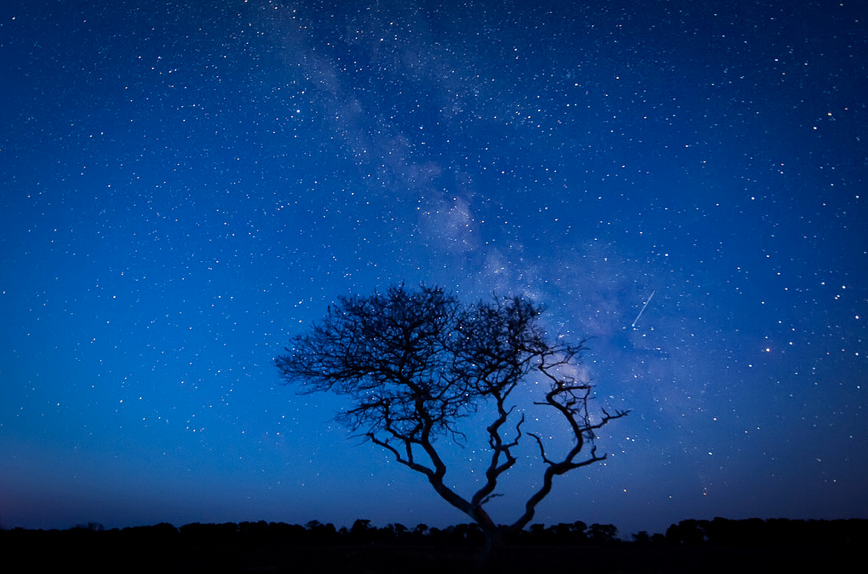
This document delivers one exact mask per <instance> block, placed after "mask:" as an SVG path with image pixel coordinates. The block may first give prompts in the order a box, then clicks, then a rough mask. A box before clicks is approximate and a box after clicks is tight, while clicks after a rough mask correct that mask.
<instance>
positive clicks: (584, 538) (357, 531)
mask: <svg viewBox="0 0 868 574" xmlns="http://www.w3.org/2000/svg"><path fill="white" fill-rule="evenodd" d="M617 535H618V529H617V528H616V527H615V526H613V525H611V524H591V525H590V526H588V525H586V524H585V523H584V522H581V521H577V522H573V523H561V524H556V525H552V526H548V527H546V526H545V525H543V524H533V525H531V526H530V527H529V528H528V529H526V530H523V531H521V532H519V533H515V534H513V535H512V536H511V537H509V538H508V542H509V543H510V544H517V545H552V546H565V545H609V544H616V543H617V544H620V543H623V541H621V540H618V538H617ZM0 541H2V543H3V545H4V546H7V547H13V545H16V544H24V545H29V544H32V543H37V542H38V543H49V542H63V543H74V544H88V543H98V544H100V545H102V544H111V545H124V546H126V545H132V544H135V545H137V546H138V545H144V546H150V545H154V546H157V545H159V546H163V547H165V546H166V545H170V546H180V547H202V548H208V547H210V548H215V547H217V548H227V547H236V548H243V547H248V548H255V547H283V546H302V545H304V546H329V545H353V544H373V543H378V544H395V545H424V546H427V545H433V546H438V545H444V546H445V545H448V546H456V545H458V546H481V545H482V544H483V543H484V541H485V536H484V535H483V534H482V531H481V530H480V528H479V527H478V526H477V525H476V524H459V525H457V526H449V527H447V528H442V529H440V528H434V527H428V526H427V525H425V524H419V525H417V526H415V527H413V528H408V527H406V526H404V525H402V524H389V525H387V526H385V527H382V528H377V527H375V526H373V525H371V521H370V520H364V519H359V520H356V521H355V522H354V523H353V525H352V527H350V528H346V527H341V528H336V527H335V526H334V525H333V524H322V523H320V522H319V521H316V520H314V521H311V522H308V523H307V524H306V525H304V526H301V525H298V524H286V523H283V522H265V521H260V522H241V523H238V524H236V523H233V522H227V523H224V524H200V523H193V524H185V525H184V526H182V527H181V528H176V527H175V526H173V525H171V524H168V523H161V524H157V525H155V526H139V527H132V528H123V529H111V530H106V529H104V528H103V527H102V525H100V524H97V523H89V524H87V525H78V526H76V527H74V528H71V529H68V530H26V529H23V528H14V529H11V530H0ZM632 543H634V544H639V545H677V546H764V547H768V546H823V547H827V546H860V547H861V546H864V545H866V544H868V520H866V519H848V520H789V519H769V520H762V519H759V518H753V519H747V520H729V519H726V518H715V519H714V520H683V521H681V522H679V523H678V524H673V525H672V526H670V527H669V528H668V529H667V530H666V534H665V535H664V534H653V535H649V534H648V533H647V532H644V531H643V532H638V533H635V534H633V535H632Z"/></svg>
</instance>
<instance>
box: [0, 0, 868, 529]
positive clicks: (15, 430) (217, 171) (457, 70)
mask: <svg viewBox="0 0 868 574" xmlns="http://www.w3.org/2000/svg"><path fill="white" fill-rule="evenodd" d="M866 16H868V14H866V10H865V7H864V5H862V3H860V2H853V1H851V2H847V1H845V2H813V3H807V2H798V3H794V2H783V1H762V2H747V1H737V2H728V3H714V2H681V1H671V2H650V3H649V2H637V1H627V0H624V1H612V2H605V3H575V2H541V3H540V2H538V3H533V4H528V3H521V2H469V3H460V2H388V1H387V2H379V3H371V4H368V5H364V4H362V5H358V6H351V7H348V6H347V5H346V3H339V2H328V1H322V2H306V1H300V2H275V1H265V0H250V1H246V2H245V1H241V0H225V1H212V2H196V3H193V2H151V1H146V2H127V1H123V0H122V1H119V2H113V3H111V4H110V5H107V4H105V3H95V2H80V1H73V2H63V3H60V2H48V1H38V2H26V3H25V2H12V3H6V4H5V5H4V7H3V8H2V9H0V79H2V85H3V86H4V89H3V90H2V91H0V98H2V99H0V126H2V129H0V181H2V183H3V188H2V194H0V202H2V210H0V257H2V261H0V342H2V344H0V525H2V526H3V527H14V526H25V527H30V528H50V527H59V528H67V527H70V526H73V525H74V524H76V523H81V522H87V521H96V522H100V523H103V524H105V525H106V526H112V527H113V526H129V525H137V524H153V523H157V522H161V521H167V522H172V523H174V524H176V525H181V524H184V523H188V522H196V521H199V522H217V521H243V520H270V521H285V522H294V523H305V522H307V521H309V520H313V519H316V520H320V521H322V522H334V523H336V524H338V525H340V524H347V525H348V524H351V523H352V521H353V520H354V519H356V518H368V519H371V520H372V521H373V522H374V523H375V524H378V525H385V524H387V523H390V522H400V523H403V524H406V525H410V526H412V525H415V524H417V523H420V522H422V523H426V524H429V525H446V524H453V523H457V522H463V521H465V518H464V517H463V516H462V515H461V514H460V513H458V512H457V511H455V510H453V509H451V508H450V507H448V505H446V503H445V502H443V501H442V500H440V499H438V498H437V497H436V495H435V494H434V493H433V492H432V491H430V487H429V486H428V485H427V483H426V482H425V481H424V479H423V478H422V477H420V476H416V475H413V474H412V473H411V472H409V471H408V470H406V469H404V468H403V467H401V468H398V465H396V464H395V462H394V461H391V460H390V458H389V457H388V456H387V453H385V452H382V451H380V450H377V448H376V447H375V446H373V445H370V444H359V442H358V441H357V440H352V439H349V437H348V431H347V430H346V429H343V428H341V427H340V426H338V425H336V424H335V423H333V422H332V421H331V418H332V416H333V414H334V412H335V411H336V410H337V409H340V408H341V406H342V403H341V402H340V401H339V400H338V399H335V398H334V397H329V396H304V397H299V396H297V395H296V394H295V393H294V391H293V389H291V388H287V387H283V386H281V384H280V381H279V377H278V373H277V371H276V369H275V368H274V367H273V365H272V360H273V358H274V356H276V355H277V354H278V353H279V352H280V351H281V350H282V348H283V346H284V345H285V344H287V342H288V341H289V338H290V337H291V336H292V335H294V334H297V333H299V332H300V331H301V330H303V329H304V328H305V327H306V326H307V325H309V324H310V322H311V321H313V320H316V319H318V318H320V317H322V316H323V314H324V313H325V310H326V308H327V306H328V304H329V303H331V302H332V301H334V300H335V298H336V297H337V296H339V295H347V294H353V293H359V294H367V293H371V292H373V291H374V290H375V289H380V290H384V289H385V288H387V287H388V286H389V285H393V284H396V283H400V282H406V283H407V284H409V285H412V284H418V283H419V282H423V281H424V282H425V283H426V284H429V285H441V286H443V287H445V288H446V289H448V290H450V291H452V292H454V293H456V294H457V295H458V296H459V297H460V298H461V299H462V300H464V301H473V300H475V299H477V298H479V297H483V296H487V295H488V294H489V293H491V292H497V293H502V294H507V293H522V294H525V295H527V296H530V297H533V298H534V299H535V300H537V301H538V302H540V303H542V304H544V305H545V306H546V308H547V312H546V315H545V321H546V325H547V326H548V327H549V328H550V330H551V332H552V333H556V332H557V333H562V334H565V335H567V336H570V337H574V338H577V339H578V338H582V337H591V339H590V342H589V352H588V353H587V354H586V355H585V357H584V359H585V366H586V367H587V369H588V373H589V375H590V376H591V378H592V380H593V381H594V382H595V383H596V384H597V395H598V401H597V403H598V405H599V406H608V407H610V408H629V409H632V414H631V416H630V417H628V418H627V419H623V420H619V421H616V422H614V423H612V424H611V425H610V426H608V427H606V429H605V431H606V432H605V433H603V435H602V436H601V437H600V439H599V442H598V444H599V447H600V449H601V450H602V451H605V452H608V453H609V455H610V458H609V459H608V460H607V461H606V463H605V464H600V465H596V466H594V467H592V468H587V469H580V470H578V471H575V472H574V473H572V474H570V475H567V476H566V477H562V478H561V479H559V480H558V481H556V483H555V490H554V492H553V494H552V495H551V496H550V498H549V499H548V500H547V501H546V502H545V503H543V504H542V505H540V507H539V512H538V515H537V517H536V519H535V520H536V521H539V522H545V523H556V522H573V521H575V520H583V521H585V522H587V523H592V522H604V523H614V524H615V525H616V526H618V527H619V528H620V529H621V531H622V534H629V533H630V532H635V531H638V530H649V531H663V530H665V528H666V526H668V525H669V524H670V523H672V522H677V521H679V520H681V519H684V518H712V517H714V516H725V517H728V518H746V517H753V516H758V517H761V518H768V517H791V518H838V517H862V518H864V517H866V515H868V491H866V487H865V482H864V478H863V477H864V476H865V474H866V472H868V457H866V454H865V453H866V452H868V444H866V441H868V432H866V431H868V429H866V420H865V416H866V415H865V405H866V388H865V387H866V373H868V363H866V353H868V348H866V315H868V304H866V301H868V290H866V274H868V271H866V270H868V257H866V249H868V241H866V239H868V237H866V233H865V231H864V221H865V219H866V215H868V208H866V184H865V182H866V175H868V167H866V166H868V149H866V142H865V134H866V127H868V118H866V109H865V96H864V95H865V94H866V93H868V81H866V69H865V61H866V55H868V46H866V37H868V36H866V34H865V22H866ZM652 293H653V294H654V296H653V299H652V300H651V301H650V302H649V304H648V306H647V308H646V309H645V311H644V312H643V314H642V316H641V317H640V318H639V321H637V322H636V324H635V326H631V325H632V324H633V322H634V320H635V319H636V317H637V315H638V314H639V311H640V310H641V309H642V307H643V304H644V303H645V302H646V301H648V298H649V296H651V294H652ZM539 424H540V425H542V428H544V429H548V425H550V424H551V425H552V426H553V424H554V423H553V421H548V420H545V419H544V420H541V421H539ZM549 430H551V432H557V431H556V429H554V428H552V429H549ZM524 453H525V454H527V455H528V456H531V455H533V448H532V445H529V446H528V448H527V449H526V450H525V451H524ZM454 457H455V459H454V463H453V466H454V472H451V473H450V475H451V476H453V477H454V479H453V480H454V485H455V486H456V488H458V489H459V490H461V489H462V488H464V489H469V488H471V487H472V485H473V484H475V480H476V478H475V477H474V476H473V472H472V468H473V466H474V463H476V464H479V461H480V459H479V455H478V453H476V452H475V451H474V450H473V449H472V448H470V447H468V448H467V449H464V450H461V449H458V450H456V451H455V454H454ZM477 472H478V470H477ZM540 474H541V470H540V463H539V462H538V461H537V462H533V461H528V464H526V465H525V466H523V467H522V468H521V469H516V470H515V471H512V472H510V476H509V477H508V480H507V481H506V482H505V483H504V490H503V493H504V495H505V496H503V497H501V498H498V499H496V500H495V501H494V502H492V503H491V507H490V510H491V512H492V514H493V515H494V516H495V518H496V519H498V518H499V519H500V520H502V521H503V522H510V521H512V520H514V516H515V515H516V512H517V511H516V509H517V508H519V507H520V506H521V504H522V503H523V501H524V500H525V499H526V498H527V496H529V493H530V492H532V489H533V488H534V487H535V485H537V484H538V483H539V476H540ZM501 517H502V518H501Z"/></svg>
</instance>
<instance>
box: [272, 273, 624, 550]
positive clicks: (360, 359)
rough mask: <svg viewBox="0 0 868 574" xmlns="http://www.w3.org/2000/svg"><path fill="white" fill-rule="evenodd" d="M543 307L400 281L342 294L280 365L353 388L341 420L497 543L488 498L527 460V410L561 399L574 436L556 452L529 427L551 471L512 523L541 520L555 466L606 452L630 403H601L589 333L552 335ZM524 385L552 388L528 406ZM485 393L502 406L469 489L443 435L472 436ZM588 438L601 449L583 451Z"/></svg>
mask: <svg viewBox="0 0 868 574" xmlns="http://www.w3.org/2000/svg"><path fill="white" fill-rule="evenodd" d="M541 312H542V308H541V307H540V306H538V305H536V304H534V303H533V302H532V301H530V300H529V299H527V298H524V297H509V298H499V297H493V298H492V299H491V300H488V301H480V302H477V303H474V304H469V305H464V304H462V303H460V302H459V301H458V299H457V298H456V297H455V296H454V295H451V294H447V293H445V292H444V291H443V290H442V289H440V288H437V287H433V288H430V287H426V286H424V285H422V286H421V287H420V288H419V289H416V290H411V289H408V288H406V287H405V286H404V285H400V286H397V287H392V288H390V289H389V291H388V292H387V293H386V294H380V293H374V294H373V295H370V296H367V297H359V296H353V297H341V298H339V300H338V302H337V303H336V304H335V305H334V306H331V307H329V309H328V312H327V313H326V316H325V318H324V319H323V320H322V321H320V322H318V323H314V324H313V325H311V327H310V328H309V330H308V331H306V332H305V333H303V334H300V335H297V336H295V337H294V338H293V339H292V340H291V344H290V346H289V347H288V348H286V349H285V350H286V354H284V355H281V356H279V357H277V358H276V359H275V364H276V366H277V368H278V369H279V370H280V373H281V376H282V378H283V379H284V381H285V382H287V383H299V384H300V385H301V386H302V389H301V392H302V393H313V392H319V391H330V392H332V393H335V394H337V395H342V396H346V397H349V399H350V400H351V403H352V405H353V406H352V407H351V408H349V409H347V410H345V411H343V412H341V413H339V414H338V415H337V417H336V419H337V420H338V421H339V422H341V423H344V424H345V425H347V426H348V427H349V428H350V429H352V430H353V431H354V432H357V433H358V434H359V435H361V436H363V437H365V438H367V439H368V440H370V441H371V442H373V443H374V444H376V445H379V446H381V447H383V448H385V449H386V450H388V451H389V452H391V453H392V454H393V455H394V456H395V458H396V459H397V461H398V462H399V463H401V464H403V465H404V466H406V467H408V468H410V469H412V470H414V471H416V472H419V473H421V474H423V475H425V476H426V477H427V479H428V481H429V482H430V483H431V485H432V486H433V488H434V490H435V491H436V492H437V494H439V495H440V496H441V497H442V498H443V499H444V500H446V501H447V502H448V503H449V504H451V505H452V506H454V507H455V508H457V509H459V510H461V511H462V512H464V513H465V514H466V515H467V516H469V517H470V518H472V519H473V520H474V521H475V522H476V523H477V524H478V525H479V526H480V528H481V529H482V531H483V532H484V533H485V536H486V548H487V550H489V551H490V550H491V549H492V548H493V547H494V546H497V545H499V543H500V540H501V535H502V531H503V529H502V528H501V527H498V526H497V525H496V523H495V522H494V521H493V520H492V519H491V517H490V516H489V514H488V513H487V512H486V511H485V509H484V506H485V504H486V503H487V502H488V501H490V500H491V499H492V498H493V497H495V496H497V493H496V492H495V489H496V487H497V482H498V479H499V478H500V477H501V475H503V474H504V473H505V472H507V471H508V470H509V469H510V468H512V467H513V466H514V465H515V464H516V462H517V459H516V457H515V455H514V451H515V450H516V447H517V446H518V444H519V441H520V440H521V439H522V438H523V436H524V434H525V433H524V431H523V428H522V427H523V426H524V424H525V421H526V418H525V412H527V411H529V410H530V409H534V408H539V409H549V411H550V412H552V413H554V415H555V417H557V418H560V419H561V420H562V422H563V423H564V424H565V427H566V429H567V432H568V433H570V436H571V438H572V439H573V441H574V442H573V443H572V446H571V447H570V448H568V449H567V451H566V452H565V453H563V454H561V455H560V456H555V455H553V454H552V453H551V452H549V450H548V449H547V447H546V442H545V441H544V440H543V438H542V436H540V435H539V434H534V433H531V432H527V433H526V434H527V435H528V436H530V437H532V438H533V440H534V441H535V442H536V445H537V447H538V451H539V454H540V457H541V459H542V461H543V463H544V466H545V470H544V472H543V477H542V479H543V480H542V486H541V487H540V488H539V489H538V490H536V491H535V492H534V493H533V495H531V496H530V497H529V498H528V499H527V501H526V503H525V508H524V512H523V513H522V515H521V516H520V517H519V518H518V519H517V520H516V521H515V522H514V523H512V524H511V525H509V526H508V527H505V529H506V530H512V531H517V530H521V529H522V528H524V527H525V526H526V525H527V524H528V523H529V522H530V520H531V519H532V518H533V516H534V512H535V510H536V507H537V505H538V504H539V503H540V501H542V500H543V499H544V498H545V497H546V496H547V495H548V494H549V492H550V491H551V489H552V482H553V479H554V477H555V476H558V475H562V474H564V473H566V472H569V471H571V470H573V469H576V468H580V467H583V466H587V465H590V464H593V463H595V462H599V461H601V460H604V459H605V458H606V455H605V454H603V455H599V454H597V447H596V446H595V444H594V438H595V434H594V433H595V431H596V430H597V429H599V428H601V427H603V426H604V425H606V424H608V423H609V422H610V421H612V420H614V419H618V418H620V417H623V416H626V415H627V413H628V411H616V412H615V413H614V414H609V413H608V412H606V411H605V410H602V414H601V415H600V416H592V415H591V414H590V413H589V410H588V402H589V400H590V398H591V391H592V386H591V385H590V384H589V383H588V382H587V381H585V380H582V379H580V378H579V377H578V376H577V375H576V374H575V373H576V372H577V370H576V369H575V367H576V365H577V364H578V362H579V358H580V354H581V352H582V350H583V349H584V347H583V344H584V341H580V342H578V343H568V342H565V341H564V340H563V339H562V338H560V337H558V338H557V339H556V340H555V342H552V341H550V340H549V339H548V337H547V336H546V334H545V332H544V331H543V329H542V327H541V326H540V325H539V316H540V313H541ZM533 383H544V384H543V385H533ZM522 385H531V386H532V388H533V389H536V388H542V389H543V391H542V392H540V393H539V395H538V396H537V400H533V401H532V402H531V403H530V404H527V405H522V408H521V409H519V408H517V407H518V405H516V404H512V403H511V402H510V397H511V395H512V394H513V392H514V391H515V390H516V389H517V388H519V387H520V386H522ZM516 394H518V393H516ZM483 404H487V405H491V406H492V407H493V408H491V409H488V411H491V412H492V415H491V419H490V420H489V421H486V422H487V426H485V427H484V428H485V430H486V433H487V442H488V448H489V451H488V455H487V458H486V463H485V464H486V467H485V469H484V475H485V481H484V483H483V484H482V486H481V488H479V489H478V490H477V491H476V492H473V493H472V494H471V495H470V496H462V495H461V494H459V493H458V492H456V491H455V490H453V489H452V488H450V487H449V486H447V485H446V484H445V483H444V480H443V479H444V476H445V474H446V470H447V469H446V464H445V463H444V462H443V458H442V457H441V449H442V448H444V446H443V442H444V440H443V439H451V440H446V441H445V442H446V443H447V444H450V443H451V444H455V443H458V444H462V443H463V441H464V438H465V437H464V435H463V434H462V433H461V432H460V431H459V430H458V428H457V427H456V424H457V422H458V421H459V420H460V419H462V418H464V417H467V416H470V415H473V414H477V413H479V410H480V407H482V406H483ZM488 411H486V412H488ZM586 446H589V447H590V452H587V453H586V454H584V455H582V456H580V455H581V453H582V452H583V450H585V447H586Z"/></svg>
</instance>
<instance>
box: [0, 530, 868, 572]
mask: <svg viewBox="0 0 868 574" xmlns="http://www.w3.org/2000/svg"><path fill="white" fill-rule="evenodd" d="M4 539H5V542H4V543H3V544H0V547H2V549H3V554H4V557H5V564H4V567H3V571H4V572H69V571H76V570H78V571H84V572H286V573H295V572H298V573H306V572H311V573H319V574H330V573H335V574H337V573H341V574H345V573H348V572H352V573H392V572H394V573H408V574H435V573H436V574H443V573H446V574H458V573H462V572H479V571H481V567H480V562H479V558H478V556H479V549H478V548H473V547H466V546H459V547H431V546H421V547H419V546H393V545H385V544H381V543H370V544H365V545H344V546H337V547H336V546H303V547H295V546H294V547H285V548H233V547H225V548H213V547H202V548H197V547H189V548H179V547H171V546H168V547H136V546H130V545H108V546H106V545H105V544H102V543H94V541H87V542H83V543H79V544H73V545H70V544H61V545H52V544H46V545H41V544H40V545H30V544H27V545H9V544H7V543H8V542H9V540H8V538H5V537H4V538H0V540H4ZM865 557H866V552H865V551H864V550H858V551H857V550H856V549H854V548H830V549H823V548H801V549H798V548H785V547H775V548H762V547H736V548H721V547H680V546H648V545H637V544H633V543H616V544H612V545H607V546H578V547H569V546H556V547H544V546H543V547H541V546H533V547H521V546H519V547H509V548H506V549H504V550H503V552H502V553H501V555H500V557H499V558H498V559H497V561H496V562H495V563H494V564H493V565H492V566H493V567H492V569H491V571H493V572H503V573H513V572H515V573H519V572H520V573H531V572H556V573H561V572H576V571H580V572H595V573H596V572H685V573H686V572H691V573H694V572H720V573H737V574H744V573H750V572H787V571H796V572H798V571H823V572H836V571H850V570H851V569H852V568H853V565H854V564H864V559H865Z"/></svg>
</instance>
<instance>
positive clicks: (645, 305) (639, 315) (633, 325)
mask: <svg viewBox="0 0 868 574" xmlns="http://www.w3.org/2000/svg"><path fill="white" fill-rule="evenodd" d="M656 292H657V289H655V290H653V291H651V295H649V296H648V300H647V301H645V304H644V305H642V310H641V311H639V314H638V315H636V319H635V320H634V321H633V324H632V325H630V328H632V329H635V328H636V323H637V322H638V321H639V317H641V316H642V313H644V312H645V307H647V306H648V303H650V302H651V297H653V296H654V293H656Z"/></svg>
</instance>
